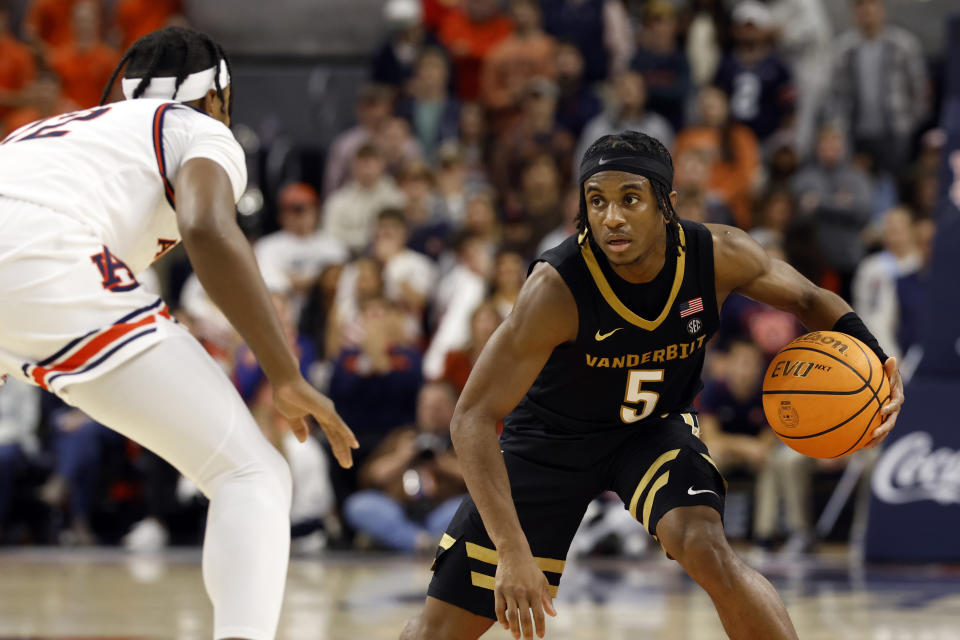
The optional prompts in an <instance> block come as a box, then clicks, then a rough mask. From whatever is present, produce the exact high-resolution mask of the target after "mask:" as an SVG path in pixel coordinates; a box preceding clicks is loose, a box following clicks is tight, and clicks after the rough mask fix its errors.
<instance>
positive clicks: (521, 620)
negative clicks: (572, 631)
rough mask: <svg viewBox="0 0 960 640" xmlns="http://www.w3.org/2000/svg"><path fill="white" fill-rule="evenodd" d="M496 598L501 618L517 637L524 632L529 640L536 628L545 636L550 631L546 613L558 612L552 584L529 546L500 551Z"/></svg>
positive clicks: (495, 588) (497, 610)
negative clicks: (538, 564)
mask: <svg viewBox="0 0 960 640" xmlns="http://www.w3.org/2000/svg"><path fill="white" fill-rule="evenodd" d="M493 597H494V609H495V611H496V612H497V621H498V622H499V623H500V624H501V625H502V626H503V628H504V629H507V630H508V631H510V632H511V633H512V634H513V637H514V638H520V634H521V633H522V634H523V637H524V638H525V639H527V640H529V639H532V638H533V631H534V629H536V631H537V637H538V638H542V637H543V634H544V633H546V630H547V626H546V618H544V616H543V612H544V611H546V612H547V613H549V614H550V615H551V616H556V615H557V611H556V609H554V608H553V598H551V597H550V583H548V582H547V577H546V576H545V575H543V571H542V570H541V569H540V567H539V566H537V561H536V560H534V559H533V554H532V553H530V551H529V549H527V550H524V551H516V552H506V553H503V552H500V553H498V563H497V577H496V582H495V583H494V587H493ZM531 611H532V612H533V620H532V622H531V618H530V613H531Z"/></svg>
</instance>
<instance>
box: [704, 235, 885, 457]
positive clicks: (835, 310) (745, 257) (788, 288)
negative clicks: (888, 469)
mask: <svg viewBox="0 0 960 640" xmlns="http://www.w3.org/2000/svg"><path fill="white" fill-rule="evenodd" d="M707 226H708V227H709V228H710V231H711V232H712V233H713V251H714V271H715V274H716V281H717V300H718V301H720V302H721V303H722V301H723V300H724V299H725V298H726V297H727V296H728V295H729V294H731V293H739V294H742V295H744V296H747V297H748V298H751V299H753V300H756V301H757V302H763V303H765V304H768V305H770V306H771V307H776V308H777V309H780V310H782V311H788V312H790V313H792V314H794V315H795V316H797V318H799V319H800V322H802V323H803V325H804V326H805V327H806V328H807V329H810V330H811V331H828V330H829V331H840V332H842V333H846V334H848V335H851V336H853V337H855V338H858V339H859V340H860V341H861V342H863V343H864V344H866V345H867V346H868V347H870V349H872V350H873V352H874V353H876V354H877V357H878V358H880V361H881V362H882V363H883V368H884V371H886V374H887V377H888V378H889V379H890V389H891V398H890V401H889V402H888V403H887V404H886V405H884V407H883V409H882V410H881V414H882V415H883V416H884V423H883V424H882V425H881V426H880V427H878V428H877V429H876V430H875V431H874V432H873V439H872V440H871V441H870V443H869V444H868V445H867V448H869V447H874V446H876V445H877V444H879V443H880V441H881V440H883V439H884V438H885V437H886V435H887V434H888V433H889V432H890V430H891V429H893V425H894V424H896V421H897V416H898V415H899V413H900V407H901V406H902V405H903V399H904V397H903V382H902V381H901V380H900V372H899V371H898V369H897V360H896V358H888V357H887V355H886V354H885V353H884V352H883V349H881V348H880V344H879V343H878V342H877V339H876V338H875V337H874V336H873V334H872V333H870V331H869V330H868V329H867V327H866V326H865V325H864V324H863V321H862V320H860V317H859V316H858V315H857V314H856V313H855V312H854V311H853V309H852V308H851V307H850V305H849V304H847V303H846V301H844V299H843V298H841V297H840V296H838V295H837V294H835V293H833V292H832V291H827V290H826V289H823V288H821V287H818V286H817V285H815V284H813V283H812V282H810V281H809V280H807V279H806V278H805V277H803V276H802V275H801V274H800V273H799V272H798V271H797V270H796V269H794V268H793V267H791V266H790V265H789V264H787V263H786V262H784V261H782V260H777V259H775V258H771V257H770V256H768V255H767V252H766V251H764V250H763V248H762V247H761V246H760V245H759V244H757V243H756V241H755V240H754V239H753V238H751V237H750V236H749V235H748V234H747V233H746V232H744V231H742V230H740V229H736V228H734V227H728V226H726V225H717V224H712V225H707Z"/></svg>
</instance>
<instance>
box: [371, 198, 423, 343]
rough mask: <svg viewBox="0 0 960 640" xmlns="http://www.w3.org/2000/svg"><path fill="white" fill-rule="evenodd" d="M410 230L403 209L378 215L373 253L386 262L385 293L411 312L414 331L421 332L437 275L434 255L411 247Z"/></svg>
mask: <svg viewBox="0 0 960 640" xmlns="http://www.w3.org/2000/svg"><path fill="white" fill-rule="evenodd" d="M408 237H409V230H408V227H407V220H406V218H404V216H403V211H402V210H400V209H391V208H387V209H383V210H382V211H380V213H379V214H378V215H377V222H376V225H375V227H374V231H373V242H372V245H371V251H370V253H371V255H372V257H373V258H374V259H375V260H377V261H378V262H379V263H380V264H381V265H383V294H384V296H386V298H387V299H388V300H389V301H390V302H391V303H393V304H394V305H395V307H396V309H397V310H399V311H401V312H403V313H405V314H406V315H407V316H408V322H409V323H410V327H411V331H414V332H416V333H419V328H420V327H421V326H422V323H423V314H424V310H425V309H426V306H427V300H428V297H429V295H430V292H431V291H432V290H433V287H434V284H435V283H436V279H437V272H436V267H435V266H434V265H433V262H432V261H431V260H430V258H428V257H426V256H425V255H423V254H422V253H419V252H417V251H413V250H412V249H408V248H407V239H408Z"/></svg>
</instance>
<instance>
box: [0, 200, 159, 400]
mask: <svg viewBox="0 0 960 640" xmlns="http://www.w3.org/2000/svg"><path fill="white" fill-rule="evenodd" d="M177 329H178V327H176V326H175V324H174V321H173V320H172V319H171V317H170V312H169V310H168V309H167V306H166V305H165V304H164V303H163V301H162V300H161V299H160V298H158V297H157V296H156V295H155V294H151V293H148V292H147V291H145V290H144V289H143V288H142V287H141V286H140V284H139V283H138V282H137V280H136V277H135V276H134V274H133V273H132V272H131V271H130V270H129V269H128V268H127V266H126V265H125V264H124V263H123V261H122V260H121V259H120V258H119V257H118V256H115V255H113V254H112V253H111V252H110V248H109V247H108V246H106V245H105V244H104V242H103V240H102V239H100V238H98V235H97V233H96V232H95V231H94V230H93V229H91V228H90V227H88V226H86V225H85V224H83V223H82V222H79V221H77V220H74V219H73V218H71V217H69V216H67V215H65V214H62V213H59V212H56V211H53V210H50V209H47V208H45V207H41V206H38V205H35V204H31V203H28V202H24V201H20V200H13V199H10V198H5V197H0V374H2V373H6V374H9V375H11V376H15V377H17V378H19V379H22V380H25V381H26V382H29V383H31V384H34V385H37V386H39V387H42V388H44V389H47V390H48V391H52V392H54V393H57V394H58V395H59V394H61V392H62V391H63V390H64V389H65V388H66V387H67V386H68V385H70V384H73V383H76V382H82V381H86V380H92V379H94V378H96V377H98V376H100V375H102V374H103V373H106V372H107V371H110V370H111V369H113V368H114V367H116V366H117V365H119V364H121V363H123V362H125V361H127V360H129V359H130V358H131V357H133V356H135V355H136V354H138V353H140V352H142V351H143V350H145V349H147V348H149V347H151V346H152V345H154V344H156V343H157V342H158V341H159V340H161V339H162V338H163V337H164V336H165V335H167V334H168V333H169V332H171V331H176V330H177ZM157 374H158V375H165V374H169V372H157Z"/></svg>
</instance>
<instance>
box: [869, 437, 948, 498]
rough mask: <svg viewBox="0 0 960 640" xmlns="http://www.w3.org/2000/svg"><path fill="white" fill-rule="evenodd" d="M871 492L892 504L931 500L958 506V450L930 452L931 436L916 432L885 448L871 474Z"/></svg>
mask: <svg viewBox="0 0 960 640" xmlns="http://www.w3.org/2000/svg"><path fill="white" fill-rule="evenodd" d="M873 491H874V493H876V495H877V497H878V498H879V499H880V500H883V501H884V502H889V503H891V504H903V503H905V502H917V501H920V500H934V501H936V502H939V503H940V504H944V505H946V504H960V451H954V450H953V449H949V448H947V447H940V448H939V449H937V450H934V449H933V436H931V435H930V434H929V433H927V432H925V431H917V432H915V433H911V434H909V435H906V436H904V437H902V438H900V439H899V440H898V441H897V442H895V443H894V444H893V445H891V446H890V447H889V448H887V450H886V451H884V452H883V455H882V456H881V457H880V461H879V462H877V468H876V470H875V471H874V472H873Z"/></svg>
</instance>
